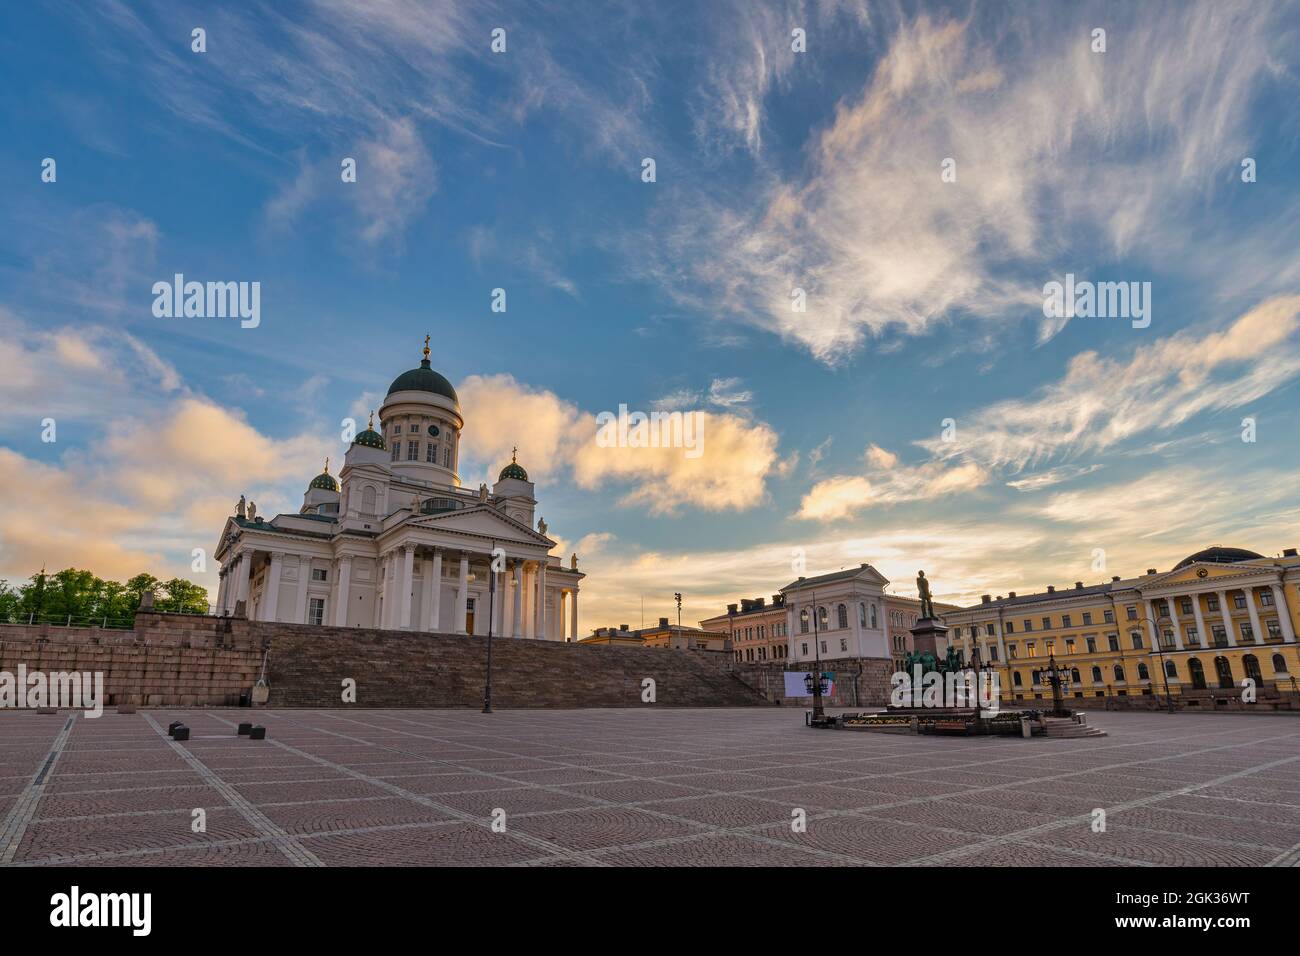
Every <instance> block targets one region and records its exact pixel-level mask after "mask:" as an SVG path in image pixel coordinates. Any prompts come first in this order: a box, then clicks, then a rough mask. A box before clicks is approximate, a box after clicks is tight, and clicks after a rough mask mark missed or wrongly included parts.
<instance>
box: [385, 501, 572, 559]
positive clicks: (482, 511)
mask: <svg viewBox="0 0 1300 956" xmlns="http://www.w3.org/2000/svg"><path fill="white" fill-rule="evenodd" d="M401 527H403V528H428V529H429V530H430V531H455V532H460V533H462V534H473V535H479V536H484V537H493V538H497V539H498V540H501V541H518V542H522V543H527V544H538V545H543V546H544V547H545V548H546V549H547V550H548V551H549V550H550V549H551V548H553V547H555V542H554V541H552V540H551V539H550V538H548V537H546V536H545V535H543V534H539V533H538V532H536V531H534V530H533V529H532V528H530V527H528V526H527V525H526V524H523V523H522V522H519V521H516V520H515V519H514V518H511V517H510V516H509V515H504V514H502V513H501V512H500V511H498V510H496V509H495V508H492V507H490V506H488V505H480V506H478V507H475V508H466V509H463V510H461V511H450V512H447V513H445V514H436V515H423V516H420V517H418V518H413V519H411V520H409V521H406V522H404V523H403V524H402V526H401Z"/></svg>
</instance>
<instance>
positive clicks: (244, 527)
mask: <svg viewBox="0 0 1300 956" xmlns="http://www.w3.org/2000/svg"><path fill="white" fill-rule="evenodd" d="M464 427H465V419H464V417H463V415H462V413H461V408H460V401H459V399H458V398H457V396H456V390H455V389H454V388H453V387H452V385H451V383H450V382H448V381H447V379H445V378H444V377H443V376H442V375H440V374H438V373H437V372H436V371H434V370H433V369H432V367H431V366H430V364H429V348H428V342H427V339H426V344H425V349H424V360H423V361H421V362H420V365H419V367H418V368H413V369H411V370H410V371H407V372H403V373H402V374H401V375H399V376H398V377H397V378H396V379H394V380H393V384H392V385H391V386H390V387H389V389H388V394H387V396H386V397H385V399H384V402H383V404H382V405H381V406H380V408H379V425H378V428H376V427H375V423H374V416H373V414H372V416H371V421H370V424H369V425H368V427H367V428H366V429H365V430H364V431H362V432H360V433H359V434H357V436H356V437H355V439H354V440H353V441H352V444H351V446H350V447H349V449H348V452H347V456H346V459H345V461H344V464H343V468H342V470H341V471H340V472H339V475H338V477H337V478H335V477H334V476H333V475H331V474H330V473H329V463H328V461H327V462H326V468H325V471H323V472H322V473H321V474H319V475H317V476H316V477H315V478H313V479H312V480H311V482H310V484H309V485H308V487H307V491H306V494H305V495H304V496H303V503H302V507H301V508H300V509H299V510H298V512H297V513H296V514H280V515H276V516H275V517H274V518H271V519H270V520H267V519H264V518H262V517H261V516H259V515H258V514H257V513H256V508H255V507H250V506H246V505H245V504H244V500H243V499H242V498H241V499H240V503H239V506H238V508H237V509H236V513H235V514H234V515H232V516H231V517H229V518H227V519H226V523H225V527H224V528H223V529H222V533H221V541H220V543H219V545H218V546H217V551H216V555H215V556H216V559H217V561H218V562H219V563H220V566H221V571H220V586H219V588H218V592H217V613H219V614H223V613H230V614H233V613H235V611H236V606H237V605H238V604H240V602H242V603H243V606H244V610H245V613H246V614H247V616H248V617H249V618H250V619H253V620H262V621H283V622H288V623H295V624H315V625H328V626H335V627H365V628H384V629H394V630H411V631H425V632H436V633H443V634H481V635H486V634H487V633H488V629H489V627H491V632H492V633H493V634H494V635H500V636H505V637H515V638H533V639H538V640H549V641H571V640H574V639H576V636H577V628H578V585H579V582H580V581H581V580H582V578H583V577H584V575H583V574H582V573H581V572H579V571H578V569H577V557H576V556H574V557H573V558H572V559H571V561H570V564H569V566H568V567H565V566H564V564H563V562H562V561H561V559H560V558H559V557H554V556H552V555H551V554H550V551H551V549H552V548H554V547H555V542H554V541H552V540H551V539H550V538H548V537H547V536H546V522H545V521H543V520H540V519H538V518H537V516H536V508H537V500H536V498H535V497H534V495H533V489H534V486H533V483H532V482H531V481H529V480H528V473H527V472H526V471H525V470H524V469H523V467H522V466H521V465H520V464H519V463H518V462H517V461H515V460H513V458H512V460H511V462H510V463H509V464H508V465H506V466H505V468H503V469H502V470H501V473H500V476H499V478H498V480H497V482H496V483H495V484H494V485H493V486H492V487H491V489H489V488H488V487H487V485H480V486H479V488H478V490H477V491H473V490H470V489H466V488H462V487H461V481H460V476H459V474H458V471H457V468H458V465H459V456H460V439H461V433H462V431H463V429H464Z"/></svg>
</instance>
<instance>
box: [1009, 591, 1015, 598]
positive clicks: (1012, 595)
mask: <svg viewBox="0 0 1300 956" xmlns="http://www.w3.org/2000/svg"><path fill="white" fill-rule="evenodd" d="M1015 596H1016V592H1015V591H1008V592H1007V597H1008V598H1013V597H1015Z"/></svg>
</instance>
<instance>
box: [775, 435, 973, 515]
mask: <svg viewBox="0 0 1300 956" xmlns="http://www.w3.org/2000/svg"><path fill="white" fill-rule="evenodd" d="M863 464H864V466H865V472H866V474H865V475H836V476H834V477H832V478H827V479H824V480H822V481H819V482H817V483H816V484H815V485H813V487H812V489H811V490H809V492H808V493H807V494H806V495H804V497H803V500H802V501H801V502H800V505H799V512H798V515H797V517H799V518H804V519H808V520H812V521H835V520H841V519H844V518H848V517H851V516H852V515H854V514H856V513H857V512H859V511H864V510H866V509H867V508H871V507H873V506H876V505H892V504H899V503H901V502H905V501H925V500H928V499H931V498H942V497H944V496H946V495H950V494H958V493H960V492H964V491H969V490H971V489H973V488H978V487H979V486H980V485H983V484H984V483H985V482H986V481H987V480H988V473H987V472H986V471H985V470H984V469H983V468H981V467H980V466H979V465H977V464H975V463H974V462H964V463H961V464H958V465H955V466H950V465H948V464H947V463H945V462H943V461H939V460H931V461H926V462H922V463H920V464H918V465H904V464H902V463H901V461H900V460H899V457H898V456H897V455H896V454H894V453H893V452H890V451H886V450H885V449H884V448H880V447H879V446H877V445H871V446H870V447H868V448H867V450H866V452H865V453H864V454H863Z"/></svg>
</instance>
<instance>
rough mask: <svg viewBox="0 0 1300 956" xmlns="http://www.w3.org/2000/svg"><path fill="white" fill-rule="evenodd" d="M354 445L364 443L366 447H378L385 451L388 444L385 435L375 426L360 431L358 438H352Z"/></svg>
mask: <svg viewBox="0 0 1300 956" xmlns="http://www.w3.org/2000/svg"><path fill="white" fill-rule="evenodd" d="M352 444H354V445H364V446H365V447H366V448H378V449H379V450H380V451H383V450H384V449H385V448H387V447H388V446H387V445H385V444H384V436H383V435H381V434H379V432H377V431H375V430H374V429H373V428H367V429H366V430H365V431H363V432H360V433H359V434H358V435H357V437H356V438H354V439H352Z"/></svg>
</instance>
